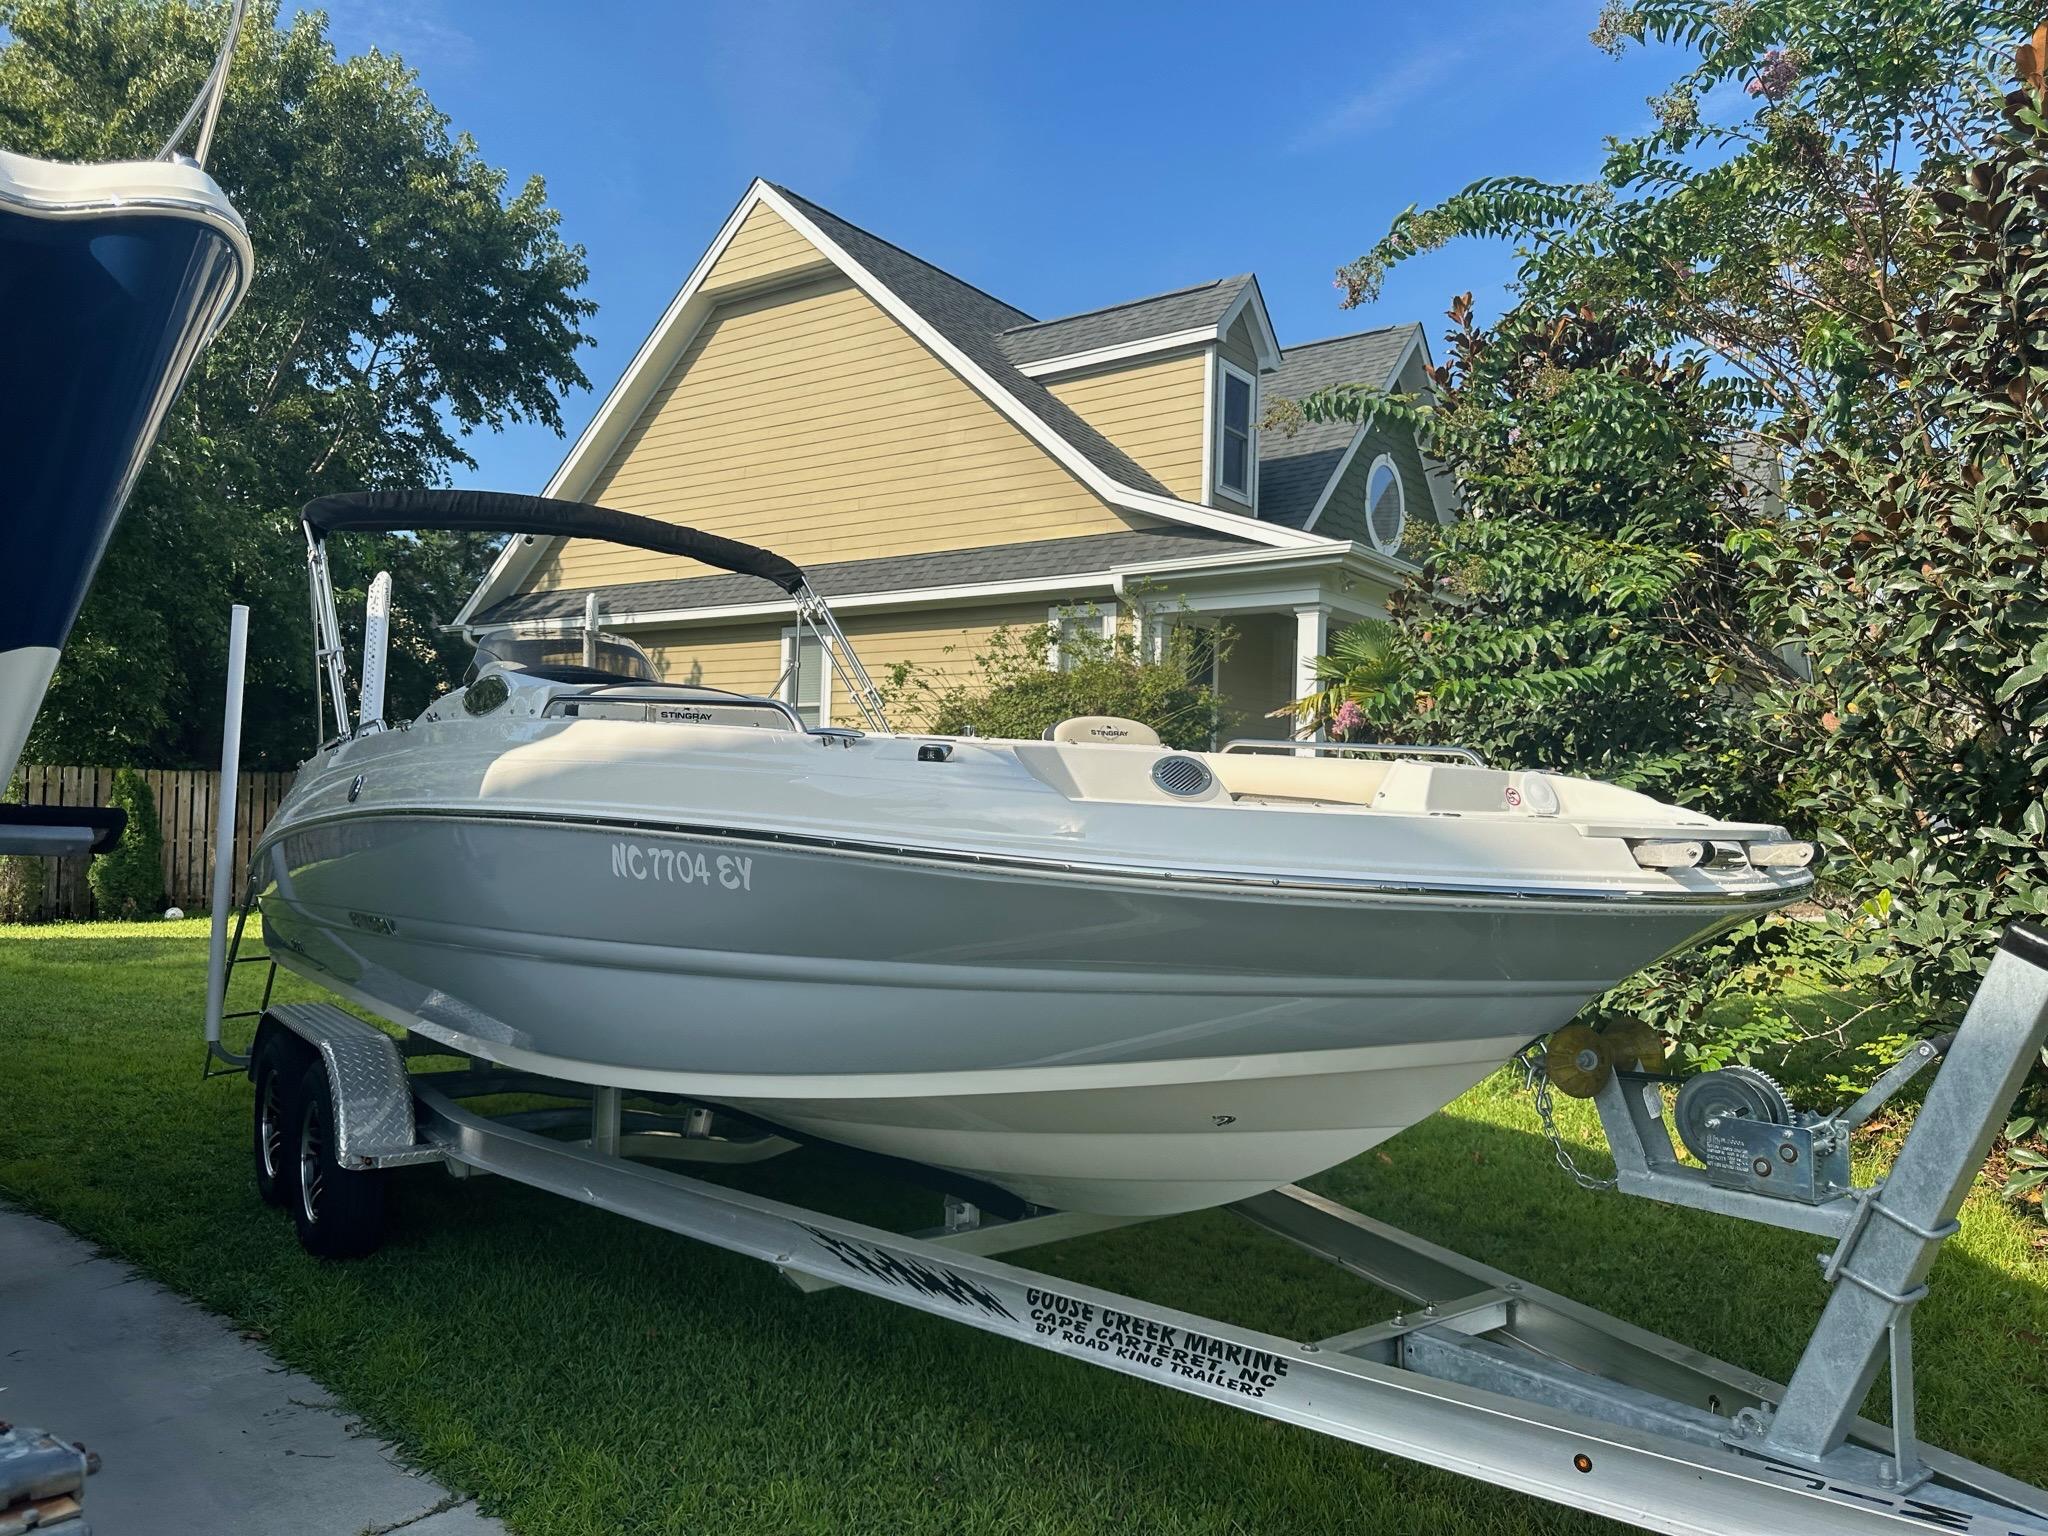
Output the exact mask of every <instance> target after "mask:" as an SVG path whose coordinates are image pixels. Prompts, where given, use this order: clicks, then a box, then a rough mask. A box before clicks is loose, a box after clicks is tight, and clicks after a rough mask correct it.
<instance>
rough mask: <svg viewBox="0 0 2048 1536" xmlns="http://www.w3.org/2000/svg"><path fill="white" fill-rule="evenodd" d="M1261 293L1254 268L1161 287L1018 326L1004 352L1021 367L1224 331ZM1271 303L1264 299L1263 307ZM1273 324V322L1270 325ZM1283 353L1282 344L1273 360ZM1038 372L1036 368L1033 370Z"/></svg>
mask: <svg viewBox="0 0 2048 1536" xmlns="http://www.w3.org/2000/svg"><path fill="white" fill-rule="evenodd" d="M1256 297H1258V279H1257V278H1255V277H1253V276H1252V275H1251V273H1249V272H1245V273H1240V274H1239V275H1238V276H1236V277H1219V278H1216V279H1214V280H1213V281H1211V282H1206V283H1196V284H1194V285H1193V286H1192V287H1188V288H1176V289H1174V290H1173V291H1171V292H1170V293H1155V294H1153V295H1152V296H1151V297H1149V298H1143V299H1131V300H1129V301H1127V302H1125V303H1122V304H1108V305H1104V306H1103V307H1102V308H1100V309H1090V310H1084V311H1083V312H1082V313H1080V314H1076V315H1062V316H1060V317H1059V318H1058V319H1056V320H1036V321H1031V322H1029V323H1027V324H1024V325H1018V326H1013V327H1012V328H1011V329H1009V330H1007V331H1005V332H1004V333H1003V335H1002V337H1001V338H1000V342H1001V346H1002V349H1003V353H1004V355H1005V356H1006V357H1008V358H1009V359H1010V361H1011V362H1013V363H1016V364H1018V365H1019V366H1020V367H1028V366H1029V365H1031V364H1034V363H1044V362H1049V361H1051V360H1053V359H1055V358H1058V359H1068V358H1074V357H1076V356H1077V355H1078V356H1086V355H1088V354H1093V353H1099V352H1105V351H1113V350H1118V349H1123V348H1128V347H1130V346H1132V345H1133V344H1134V343H1139V342H1146V341H1157V340H1160V339H1161V338H1179V337H1190V338H1192V339H1207V338H1212V337H1216V336H1220V335H1221V334H1222V332H1223V330H1224V329H1225V328H1226V327H1227V326H1228V325H1229V324H1230V322H1231V321H1232V320H1233V319H1235V318H1236V315H1237V312H1238V310H1239V308H1240V307H1241V306H1242V305H1243V303H1244V302H1245V301H1246V300H1247V299H1248V298H1256ZM1264 308H1265V305H1264V301H1263V300H1261V301H1260V310H1261V311H1262V312H1263V310H1264ZM1269 329H1270V327H1269ZM1278 357H1279V352H1278V348H1277V347H1275V348H1274V351H1273V360H1274V361H1277V360H1278ZM1033 371H1034V372H1035V371H1036V370H1033Z"/></svg>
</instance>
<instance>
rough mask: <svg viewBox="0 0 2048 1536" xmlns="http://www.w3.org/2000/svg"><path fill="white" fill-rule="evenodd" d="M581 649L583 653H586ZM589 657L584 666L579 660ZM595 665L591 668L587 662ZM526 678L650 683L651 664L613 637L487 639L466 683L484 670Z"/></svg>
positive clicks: (629, 644) (655, 677) (637, 649)
mask: <svg viewBox="0 0 2048 1536" xmlns="http://www.w3.org/2000/svg"><path fill="white" fill-rule="evenodd" d="M586 647H587V649H586ZM586 657H589V658H591V659H590V660H586V659H585V658H586ZM593 661H594V662H595V665H593V664H592V662H593ZM490 666H498V667H504V668H506V669H507V670H509V671H513V672H531V673H533V674H534V676H536V677H544V678H547V679H548V680H549V681H550V682H557V683H616V682H626V683H654V682H659V681H660V680H661V679H660V677H659V675H658V674H657V673H656V672H655V670H654V660H653V658H652V657H650V656H649V655H648V654H647V653H646V652H645V651H643V650H642V649H641V648H640V647H639V646H638V645H635V644H634V643H633V642H632V641H631V640H621V639H619V638H617V637H616V636H613V635H596V636H593V637H591V638H589V639H588V640H586V639H585V637H584V636H582V635H528V636H517V635H490V636H487V637H485V638H484V639H483V640H481V641H479V642H478V643H477V648H476V660H475V661H474V662H473V663H471V665H470V669H469V675H470V678H471V679H472V680H473V679H474V678H475V677H476V675H477V674H478V673H479V672H481V671H483V669H484V668H485V667H490Z"/></svg>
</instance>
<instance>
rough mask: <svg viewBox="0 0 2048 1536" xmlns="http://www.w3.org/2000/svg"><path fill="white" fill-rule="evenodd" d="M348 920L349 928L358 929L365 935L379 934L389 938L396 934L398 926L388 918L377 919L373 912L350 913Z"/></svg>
mask: <svg viewBox="0 0 2048 1536" xmlns="http://www.w3.org/2000/svg"><path fill="white" fill-rule="evenodd" d="M348 920H349V926H350V927H353V928H360V929H362V930H363V932H365V933H381V934H383V935H384V936H385V937H386V938H389V937H390V936H391V935H392V934H394V933H396V932H398V924H396V923H394V922H392V921H391V919H390V918H388V917H379V916H377V915H376V913H374V912H351V913H349V915H348Z"/></svg>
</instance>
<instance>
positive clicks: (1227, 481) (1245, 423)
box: [1216, 359, 1259, 503]
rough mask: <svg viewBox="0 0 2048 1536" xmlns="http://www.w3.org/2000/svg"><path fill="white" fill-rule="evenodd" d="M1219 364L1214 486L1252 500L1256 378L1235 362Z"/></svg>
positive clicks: (1245, 499)
mask: <svg viewBox="0 0 2048 1536" xmlns="http://www.w3.org/2000/svg"><path fill="white" fill-rule="evenodd" d="M1218 362H1219V363H1221V368H1220V374H1219V385H1218V389H1219V393H1218V398H1217V402H1216V489H1217V490H1219V491H1221V492H1222V493H1223V494H1225V495H1226V496H1234V497H1236V498H1237V499H1238V500H1239V501H1242V502H1247V503H1248V502H1250V501H1251V499H1252V476H1253V475H1254V474H1255V473H1256V471H1257V440H1256V434H1257V431H1258V428H1257V426H1256V424H1255V422H1256V417H1257V415H1258V401H1259V385H1258V381H1257V380H1256V379H1254V378H1253V377H1252V376H1251V375H1250V374H1248V373H1246V372H1245V371H1244V370H1243V369H1242V368H1240V367H1238V366H1237V365H1236V364H1235V363H1230V362H1224V361H1223V360H1222V359H1218Z"/></svg>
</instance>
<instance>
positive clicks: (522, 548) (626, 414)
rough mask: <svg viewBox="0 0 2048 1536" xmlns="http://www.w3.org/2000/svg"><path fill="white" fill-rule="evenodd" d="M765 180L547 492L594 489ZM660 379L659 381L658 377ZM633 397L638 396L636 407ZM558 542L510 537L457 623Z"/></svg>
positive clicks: (687, 281)
mask: <svg viewBox="0 0 2048 1536" xmlns="http://www.w3.org/2000/svg"><path fill="white" fill-rule="evenodd" d="M760 185H761V183H760V182H758V181H757V182H755V183H754V186H752V187H749V188H748V189H747V191H746V195H744V196H743V197H741V198H740V200H739V202H738V203H737V204H736V205H735V206H734V208H733V210H732V212H731V213H730V214H728V215H726V220H725V223H723V224H722V225H720V226H719V229H718V233H717V234H716V235H715V236H713V237H712V241H711V244H710V245H709V246H707V247H706V248H705V251H704V254H703V255H702V256H700V257H698V258H697V265H696V266H694V267H692V268H691V269H690V275H689V276H688V277H686V278H684V279H683V286H682V287H681V288H678V289H677V290H676V296H675V297H674V298H673V299H670V300H669V303H668V308H667V309H665V310H663V311H662V312H661V318H660V319H659V320H657V321H655V323H654V329H653V330H651V331H649V332H648V333H647V336H646V339H645V340H643V341H642V342H641V343H640V347H639V350H637V351H636V352H634V354H633V360H632V361H631V362H629V363H627V364H626V371H625V372H624V373H622V374H620V375H619V381H618V382H617V383H616V384H614V385H613V386H612V387H611V391H610V393H608V394H607V395H606V396H605V397H604V402H603V404H601V405H599V406H598V408H597V414H596V415H594V416H592V417H591V418H590V420H589V422H588V423H587V424H586V425H585V426H584V428H583V430H582V431H581V432H579V433H577V434H576V441H575V442H574V443H572V444H571V445H570V447H569V452H568V456H567V457H565V458H564V459H563V460H562V462H561V464H560V465H559V466H557V468H556V470H555V472H554V474H553V475H551V476H549V477H548V483H547V485H546V486H545V487H543V489H542V491H541V494H542V495H543V496H563V497H572V498H573V497H574V496H581V495H583V494H584V493H585V492H587V491H588V489H589V485H590V481H591V479H593V478H594V471H595V468H596V466H595V465H591V464H590V463H589V461H590V460H591V459H592V458H593V457H597V458H599V459H600V460H601V457H602V455H603V454H604V453H609V451H610V449H611V447H612V446H613V445H612V444H611V443H610V442H609V441H606V439H608V438H609V437H610V435H611V434H612V432H613V430H614V428H616V429H617V431H618V432H619V433H620V435H623V434H624V431H625V429H626V427H627V426H629V425H630V424H631V418H632V417H635V416H637V415H639V410H638V404H639V402H638V401H637V399H635V398H634V397H635V396H636V394H637V392H638V389H639V385H640V380H641V376H642V375H643V374H645V373H647V372H648V370H649V368H650V366H651V364H652V362H653V360H654V358H655V356H656V355H657V354H659V353H671V352H672V353H675V354H680V352H681V350H682V348H683V346H686V345H688V343H689V339H690V337H691V336H694V335H695V334H696V332H697V329H698V327H697V326H696V325H692V326H691V327H690V328H689V331H688V333H687V334H686V335H684V336H682V337H680V338H677V339H676V341H675V344H674V345H670V343H671V337H670V335H669V332H670V331H671V330H672V329H674V328H675V326H676V324H677V322H678V321H679V320H680V319H681V318H682V316H683V312H684V310H686V309H687V308H688V307H689V305H690V302H691V301H692V300H693V299H695V298H696V297H697V290H698V289H699V288H701V287H702V286H703V285H704V280H705V279H706V278H708V277H709V276H710V275H711V269H712V268H713V267H715V266H716V265H717V264H718V259H719V258H720V257H721V256H723V255H724V254H725V248H726V247H727V246H728V245H730V244H732V240H733V236H735V235H737V234H738V233H739V231H740V226H741V225H742V224H744V223H745V222H746V221H747V215H748V214H750V213H752V212H753V211H754V206H755V204H756V203H757V202H758V201H759V200H758V199H757V198H756V197H755V195H754V192H755V188H757V187H759V186H760ZM700 323H701V319H700ZM673 360H674V359H673V357H670V358H669V359H668V361H670V362H673ZM664 371H665V370H664ZM656 382H657V383H658V382H659V379H658V378H657V380H656ZM629 401H632V404H631V405H630V406H629V405H628V402H629ZM572 483H573V484H574V485H575V486H576V489H575V491H574V492H573V493H572V492H571V491H570V490H569V489H568V488H569V486H570V485H571V484H572ZM554 543H555V541H554V540H553V539H536V538H533V537H531V536H530V535H529V536H527V537H525V538H517V539H508V540H507V541H506V543H505V547H504V548H503V549H501V550H500V551H498V558H497V560H496V561H494V562H493V563H492V565H491V569H490V571H489V572H488V573H487V574H486V575H485V577H484V579H483V580H482V581H481V582H479V583H478V584H477V588H476V590H475V591H474V592H472V593H470V595H469V601H468V602H466V603H464V604H463V605H462V609H461V611H460V612H458V613H457V614H456V615H455V618H454V619H453V620H452V623H453V624H454V625H455V626H456V627H460V626H462V625H464V624H467V623H468V622H469V619H470V615H472V614H473V613H475V612H476V610H477V609H478V608H479V607H480V606H482V604H483V601H484V598H485V596H486V594H488V595H489V596H491V597H492V598H493V599H495V598H496V597H497V596H498V595H499V588H500V586H501V585H507V586H511V587H515V588H516V587H517V585H518V584H519V582H521V581H523V580H525V578H526V576H527V574H528V573H529V572H530V571H532V569H533V567H534V566H536V565H538V564H539V563H540V561H541V558H542V557H543V556H544V555H546V553H547V552H548V550H549V549H551V548H552V547H553V546H554ZM522 555H523V556H524V557H525V558H524V559H523V560H521V559H520V558H519V557H520V556H522Z"/></svg>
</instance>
